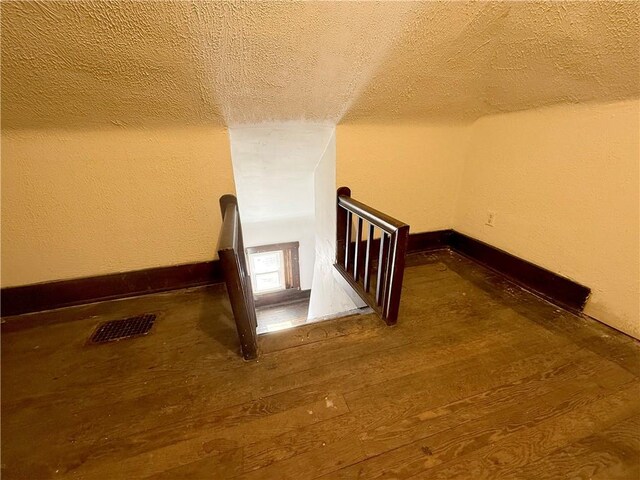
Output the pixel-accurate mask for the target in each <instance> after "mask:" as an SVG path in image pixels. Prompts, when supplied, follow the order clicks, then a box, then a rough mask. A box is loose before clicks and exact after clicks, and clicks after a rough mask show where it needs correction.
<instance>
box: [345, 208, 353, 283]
mask: <svg viewBox="0 0 640 480" xmlns="http://www.w3.org/2000/svg"><path fill="white" fill-rule="evenodd" d="M351 216H352V213H351V212H350V211H349V210H347V232H346V238H345V246H344V269H345V270H346V271H347V272H348V271H349V251H350V250H351Z"/></svg>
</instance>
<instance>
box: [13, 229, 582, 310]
mask: <svg viewBox="0 0 640 480" xmlns="http://www.w3.org/2000/svg"><path fill="white" fill-rule="evenodd" d="M378 244H379V241H378ZM378 244H376V243H375V242H374V245H373V249H376V248H379V247H378ZM443 248H450V249H451V250H453V251H456V252H458V253H460V254H462V255H464V256H466V257H469V258H470V259H472V260H474V261H476V262H478V263H481V264H483V265H485V266H487V267H488V268H491V269H492V270H495V271H497V272H499V273H501V274H503V275H505V276H507V277H508V278H509V279H511V280H512V281H514V282H515V283H517V284H519V285H521V286H523V287H524V288H527V289H528V290H531V291H533V292H534V293H536V294H538V295H540V296H541V297H543V298H545V299H547V300H549V301H551V302H552V303H555V304H557V305H560V306H562V307H564V308H567V309H569V310H572V311H581V310H582V309H583V308H584V305H585V303H586V301H587V299H588V298H589V295H590V294H591V290H590V289H589V288H587V287H585V286H584V285H580V284H578V283H576V282H574V281H572V280H570V279H568V278H565V277H562V276H560V275H558V274H556V273H553V272H551V271H549V270H546V269H544V268H542V267H539V266H537V265H535V264H533V263H531V262H528V261H526V260H523V259H521V258H518V257H516V256H515V255H512V254H510V253H508V252H505V251H503V250H500V249H498V248H496V247H493V246H491V245H488V244H486V243H484V242H481V241H479V240H476V239H474V238H471V237H469V236H467V235H463V234H461V233H458V232H456V231H454V230H438V231H434V232H420V233H412V234H410V235H409V245H408V252H409V253H419V252H426V251H430V250H437V249H443ZM223 281H224V279H223V277H222V270H221V268H220V264H219V261H218V260H213V261H210V262H201V263H192V264H188V265H176V266H171V267H158V268H150V269H146V270H137V271H133V272H125V273H115V274H111V275H101V276H97V277H87V278H77V279H72V280H61V281H55V282H47V283H38V284H34V285H24V286H19V287H9V288H3V289H2V290H1V291H0V296H1V298H0V301H1V309H2V316H3V317H5V316H11V315H20V314H23V313H33V312H39V311H43V310H52V309H54V308H62V307H69V306H72V305H82V304H85V303H92V302H99V301H103V300H113V299H116V298H126V297H134V296H137V295H145V294H149V293H158V292H165V291H169V290H176V289H180V288H189V287H196V286H201V285H209V284H214V283H221V282H223ZM294 292H295V293H294ZM308 292H309V291H308V290H291V291H290V292H289V291H287V293H286V294H284V295H285V296H286V298H284V297H282V298H275V297H274V298H267V297H265V298H264V299H263V300H259V301H257V302H256V306H264V305H271V304H275V303H283V302H288V301H295V300H297V299H304V298H303V296H305V295H306V297H307V298H308V295H309V294H308ZM279 295H282V293H280V294H279ZM276 296H277V295H276Z"/></svg>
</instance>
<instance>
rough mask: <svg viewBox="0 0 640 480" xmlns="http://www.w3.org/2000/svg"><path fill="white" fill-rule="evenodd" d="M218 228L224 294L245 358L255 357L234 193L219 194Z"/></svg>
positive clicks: (252, 312) (253, 323) (253, 315)
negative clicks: (220, 226)
mask: <svg viewBox="0 0 640 480" xmlns="http://www.w3.org/2000/svg"><path fill="white" fill-rule="evenodd" d="M220 210H221V211H222V229H221V230H220V239H219V240H218V257H219V258H220V263H221V265H222V271H223V274H224V279H225V283H226V284H227V293H228V294H229V300H230V301H231V308H232V310H233V316H234V318H235V322H236V328H237V330H238V337H239V338H240V349H241V350H242V356H243V357H244V359H245V360H251V359H254V358H256V357H257V356H258V343H257V333H256V329H257V321H256V309H255V306H254V303H253V290H252V288H251V279H250V278H249V273H248V269H247V258H246V256H245V250H244V242H243V239H242V226H241V225H240V214H239V212H238V200H237V199H236V197H235V196H234V195H223V196H222V197H220Z"/></svg>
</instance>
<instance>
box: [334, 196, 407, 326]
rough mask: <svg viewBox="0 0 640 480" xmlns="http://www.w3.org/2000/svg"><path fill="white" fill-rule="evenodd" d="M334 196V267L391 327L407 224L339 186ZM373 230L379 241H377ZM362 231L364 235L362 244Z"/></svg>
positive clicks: (395, 318)
mask: <svg viewBox="0 0 640 480" xmlns="http://www.w3.org/2000/svg"><path fill="white" fill-rule="evenodd" d="M337 197H338V198H337V231H336V233H337V238H336V241H337V243H336V263H335V268H336V269H337V270H338V271H339V272H340V273H341V274H342V276H343V277H344V278H345V280H346V281H347V282H348V283H349V284H350V285H351V286H352V287H353V289H354V290H355V291H356V292H357V293H358V294H359V295H360V297H361V298H362V300H364V301H365V302H366V303H367V304H368V305H369V306H370V307H371V308H373V309H374V310H375V311H376V312H377V313H378V314H379V315H380V316H381V317H382V319H383V320H384V321H385V322H386V323H387V325H394V324H395V323H396V322H397V321H398V310H399V307H400V294H401V292H402V277H403V275H404V261H405V255H406V252H407V242H408V239H409V225H407V224H406V223H403V222H400V221H399V220H396V219H395V218H392V217H390V216H389V215H385V214H384V213H382V212H380V211H378V210H375V209H373V208H371V207H369V206H367V205H365V204H363V203H360V202H358V201H357V200H354V199H353V198H351V190H350V189H349V188H347V187H340V188H339V189H338V196H337ZM354 217H355V218H354ZM365 222H366V226H365ZM354 227H355V238H354V237H353V234H354ZM376 229H378V230H379V231H380V238H376V237H377V232H376ZM363 231H365V232H367V233H366V241H365V242H364V244H363V241H362V233H363ZM374 283H375V289H373V284H374ZM372 290H373V291H372Z"/></svg>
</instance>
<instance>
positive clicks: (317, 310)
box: [309, 133, 356, 319]
mask: <svg viewBox="0 0 640 480" xmlns="http://www.w3.org/2000/svg"><path fill="white" fill-rule="evenodd" d="M314 192H315V247H316V255H315V267H314V271H313V288H312V289H311V298H310V300H309V319H318V318H323V317H329V316H332V315H336V314H338V313H342V312H346V311H349V310H353V309H355V308H356V305H354V303H353V302H352V301H351V299H350V298H349V296H348V295H347V294H346V293H345V292H344V290H342V287H341V286H340V285H338V283H337V282H336V280H335V276H334V268H333V263H334V260H335V254H336V137H335V133H334V134H333V135H331V138H330V140H329V142H328V143H327V146H326V148H325V150H324V153H323V154H322V157H321V158H320V160H319V162H318V164H317V166H316V168H315V173H314Z"/></svg>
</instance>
